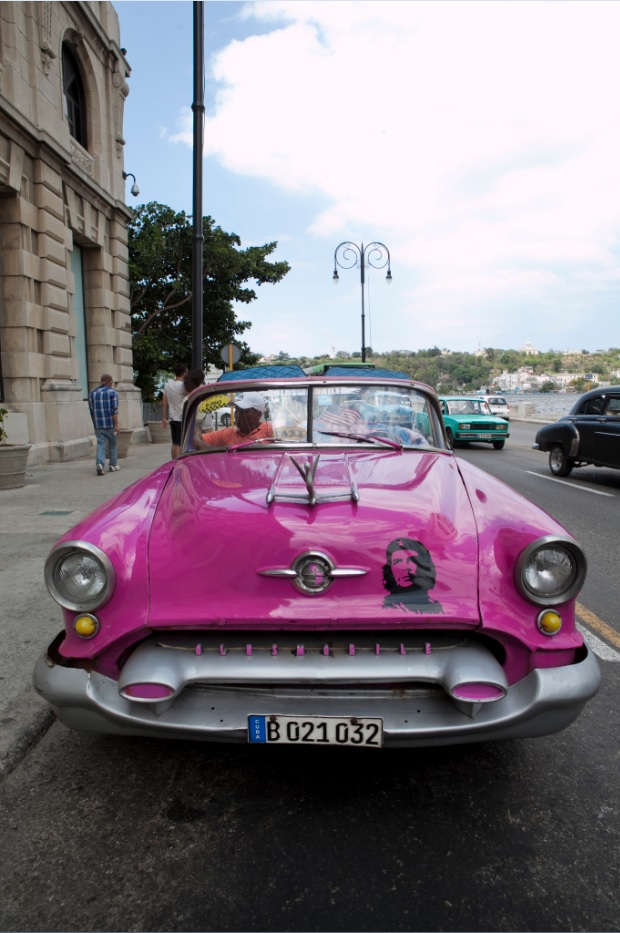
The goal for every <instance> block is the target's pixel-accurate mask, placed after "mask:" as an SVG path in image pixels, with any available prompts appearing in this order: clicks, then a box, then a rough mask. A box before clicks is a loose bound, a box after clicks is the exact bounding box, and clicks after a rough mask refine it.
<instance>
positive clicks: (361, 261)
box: [360, 243, 366, 363]
mask: <svg viewBox="0 0 620 933" xmlns="http://www.w3.org/2000/svg"><path fill="white" fill-rule="evenodd" d="M360 278H361V281H362V363H365V362H366V323H365V315H364V244H363V243H362V245H361V248H360Z"/></svg>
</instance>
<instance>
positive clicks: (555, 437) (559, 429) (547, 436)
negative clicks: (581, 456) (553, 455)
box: [532, 421, 579, 459]
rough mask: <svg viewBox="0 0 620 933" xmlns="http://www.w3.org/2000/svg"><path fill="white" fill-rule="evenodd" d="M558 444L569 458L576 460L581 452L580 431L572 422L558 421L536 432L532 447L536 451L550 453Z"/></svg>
mask: <svg viewBox="0 0 620 933" xmlns="http://www.w3.org/2000/svg"><path fill="white" fill-rule="evenodd" d="M556 444H561V445H562V447H563V448H564V449H565V450H566V452H567V456H569V457H570V458H571V459H574V458H575V457H576V456H577V454H578V452H579V431H578V430H577V428H576V427H575V424H574V423H573V422H572V421H558V422H557V423H556V424H549V425H546V426H545V427H544V428H540V429H539V430H538V431H537V432H536V438H535V440H534V443H533V444H532V447H533V448H534V449H535V450H544V451H549V450H551V449H552V447H555V446H556Z"/></svg>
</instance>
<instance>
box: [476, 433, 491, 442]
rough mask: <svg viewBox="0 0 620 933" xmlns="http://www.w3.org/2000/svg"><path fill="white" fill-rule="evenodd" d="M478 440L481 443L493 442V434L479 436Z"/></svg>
mask: <svg viewBox="0 0 620 933" xmlns="http://www.w3.org/2000/svg"><path fill="white" fill-rule="evenodd" d="M478 440H481V441H490V440H493V435H492V434H479V435H478Z"/></svg>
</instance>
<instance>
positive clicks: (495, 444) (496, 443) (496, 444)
mask: <svg viewBox="0 0 620 933" xmlns="http://www.w3.org/2000/svg"><path fill="white" fill-rule="evenodd" d="M505 443H506V441H505V440H502V441H493V447H494V448H495V450H503V449H504V444H505Z"/></svg>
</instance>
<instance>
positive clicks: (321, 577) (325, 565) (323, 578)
mask: <svg viewBox="0 0 620 933" xmlns="http://www.w3.org/2000/svg"><path fill="white" fill-rule="evenodd" d="M258 572H259V574H260V575H261V576H262V577H280V578H282V579H284V580H290V581H291V583H292V584H293V586H295V587H296V588H297V589H298V590H299V591H300V593H305V594H306V595H307V596H317V595H319V594H320V593H324V592H325V590H328V589H329V587H330V586H331V585H332V583H333V582H334V580H336V579H341V578H344V577H363V576H364V575H365V574H367V573H368V571H367V570H362V569H361V568H359V567H336V566H335V564H334V562H333V561H332V560H330V558H329V557H327V555H326V554H322V553H321V552H320V551H307V552H306V553H305V554H300V555H299V557H297V558H295V560H294V561H293V563H292V564H291V566H290V567H281V568H279V567H278V568H275V567H274V568H273V569H269V570H259V571H258Z"/></svg>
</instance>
